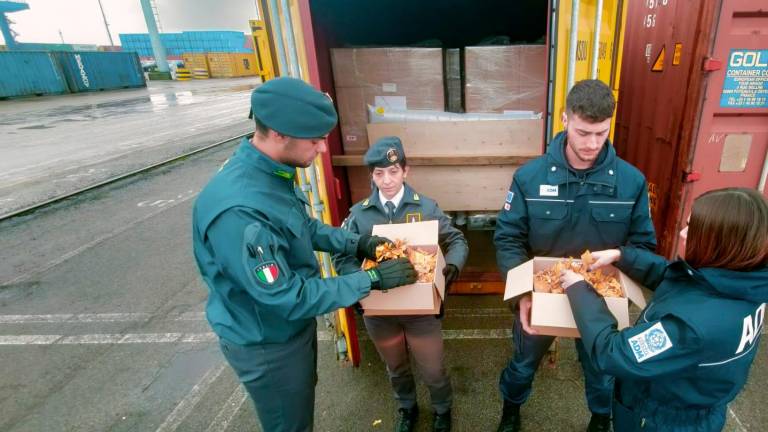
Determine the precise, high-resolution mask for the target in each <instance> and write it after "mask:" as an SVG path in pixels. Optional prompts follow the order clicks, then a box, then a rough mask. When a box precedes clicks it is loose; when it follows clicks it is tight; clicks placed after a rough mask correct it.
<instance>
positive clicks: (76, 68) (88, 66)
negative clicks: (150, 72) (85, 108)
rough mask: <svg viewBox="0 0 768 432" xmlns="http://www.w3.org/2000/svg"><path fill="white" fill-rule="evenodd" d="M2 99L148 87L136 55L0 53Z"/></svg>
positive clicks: (95, 52) (37, 52)
mask: <svg viewBox="0 0 768 432" xmlns="http://www.w3.org/2000/svg"><path fill="white" fill-rule="evenodd" d="M0 70H2V71H4V72H6V73H2V74H0V98H8V97H17V96H29V95H47V94H60V93H69V92H71V93H79V92H85V91H100V90H111V89H120V88H130V87H145V86H146V81H145V80H144V73H143V71H142V69H141V64H140V62H139V58H138V56H137V55H136V54H135V53H122V52H99V51H73V52H67V51H58V52H42V51H9V52H0Z"/></svg>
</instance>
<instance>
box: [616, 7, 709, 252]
mask: <svg viewBox="0 0 768 432" xmlns="http://www.w3.org/2000/svg"><path fill="white" fill-rule="evenodd" d="M720 3H721V1H720V0H701V1H700V0H643V1H634V2H630V5H629V11H628V13H627V21H626V35H625V39H624V47H623V53H622V57H623V58H622V71H621V85H620V87H619V94H620V97H619V104H618V108H617V113H616V135H615V140H614V145H615V146H616V150H617V152H618V153H619V156H621V157H622V158H623V159H624V160H626V161H627V162H629V163H631V164H632V165H634V166H636V167H637V168H638V169H640V171H642V172H643V174H645V177H646V179H647V180H648V189H649V201H650V206H651V215H652V217H653V221H654V224H655V226H656V237H657V239H658V243H659V247H658V252H659V253H661V254H663V255H667V256H670V255H673V253H672V251H673V250H674V248H675V242H676V238H677V222H678V220H679V218H680V214H681V213H682V207H683V191H684V190H685V183H684V181H686V179H685V178H684V175H683V173H684V172H685V171H686V170H687V169H688V168H689V159H690V154H691V148H692V147H693V139H692V136H695V133H696V121H697V119H698V118H699V115H700V112H701V106H702V101H703V99H704V91H705V89H706V84H707V79H708V72H705V71H703V70H702V64H703V60H704V58H705V57H707V56H708V55H709V52H710V50H711V47H712V41H713V40H714V22H715V16H716V15H717V10H718V9H719V8H720Z"/></svg>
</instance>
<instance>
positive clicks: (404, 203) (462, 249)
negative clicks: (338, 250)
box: [333, 184, 469, 274]
mask: <svg viewBox="0 0 768 432" xmlns="http://www.w3.org/2000/svg"><path fill="white" fill-rule="evenodd" d="M403 187H405V193H404V194H403V199H402V200H401V201H400V205H398V206H397V208H396V209H395V214H394V217H393V219H392V223H406V222H423V221H429V220H437V221H439V222H440V224H439V226H440V228H439V238H438V241H439V243H440V249H441V250H442V251H443V253H444V254H445V263H446V264H453V265H455V266H456V268H458V269H459V270H461V269H462V267H464V263H465V262H466V261H467V255H468V254H469V247H468V246H467V240H466V239H465V238H464V234H462V232H461V231H459V230H458V229H457V228H455V227H454V226H453V225H451V220H450V219H449V218H448V216H446V215H445V213H443V211H442V210H440V207H438V206H437V203H436V202H435V201H434V200H432V199H430V198H427V197H425V196H424V195H419V194H417V193H416V192H415V191H414V190H413V189H412V188H411V187H410V186H408V184H405V185H404V186H403ZM387 223H389V217H388V216H387V210H386V209H385V208H384V205H383V204H382V203H381V202H380V200H379V190H378V189H376V188H374V190H373V193H371V196H370V197H368V198H366V199H365V200H363V201H361V202H359V203H357V204H355V205H353V206H352V208H351V209H349V216H348V217H347V218H346V219H345V220H344V223H343V224H342V225H341V226H342V228H344V229H346V230H349V231H352V232H353V233H357V234H370V233H371V231H372V230H373V226H374V225H381V224H387ZM391 240H394V239H391ZM333 265H334V266H335V267H336V271H337V272H338V273H339V274H348V273H353V272H356V271H359V270H360V266H361V265H362V263H361V262H360V260H358V259H357V258H356V257H355V256H354V254H335V255H333Z"/></svg>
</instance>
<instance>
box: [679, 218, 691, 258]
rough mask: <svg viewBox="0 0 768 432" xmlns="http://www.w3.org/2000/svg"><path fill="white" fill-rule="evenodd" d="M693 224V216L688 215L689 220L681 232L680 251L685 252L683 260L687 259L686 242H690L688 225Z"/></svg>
mask: <svg viewBox="0 0 768 432" xmlns="http://www.w3.org/2000/svg"><path fill="white" fill-rule="evenodd" d="M690 222H691V216H690V215H688V219H686V220H685V227H683V229H681V230H680V250H681V251H683V258H685V242H686V241H687V240H688V224H689V223H690Z"/></svg>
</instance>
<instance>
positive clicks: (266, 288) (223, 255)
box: [192, 139, 371, 345]
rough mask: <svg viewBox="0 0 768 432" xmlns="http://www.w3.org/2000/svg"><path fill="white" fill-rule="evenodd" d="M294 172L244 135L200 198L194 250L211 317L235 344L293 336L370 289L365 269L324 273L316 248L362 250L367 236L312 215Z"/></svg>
mask: <svg viewBox="0 0 768 432" xmlns="http://www.w3.org/2000/svg"><path fill="white" fill-rule="evenodd" d="M294 172H295V169H294V168H293V167H290V166H287V165H283V164H280V163H277V162H275V161H273V160H272V159H270V158H269V157H267V156H266V155H264V154H263V153H261V152H260V151H259V150H257V149H256V148H255V147H254V146H253V145H252V144H251V143H250V142H249V141H248V140H245V139H244V140H243V142H242V143H241V145H240V147H239V148H238V150H237V151H236V152H235V154H234V155H233V156H232V158H231V159H230V160H229V161H228V162H227V163H225V165H224V166H223V167H222V168H221V170H220V171H219V172H218V174H216V175H215V176H214V177H213V179H212V180H211V181H210V182H209V183H208V185H206V187H205V188H204V189H203V191H202V192H201V193H200V196H199V197H198V198H197V201H196V202H195V207H194V211H193V212H194V214H193V233H192V237H193V248H194V254H195V259H196V260H197V265H198V268H199V269H200V273H201V275H202V277H203V279H204V280H205V283H206V284H207V285H208V288H209V296H208V303H207V306H206V315H207V318H208V321H209V322H210V324H211V327H212V328H213V330H214V332H216V334H218V335H219V336H220V337H221V338H224V339H226V340H228V341H230V342H233V343H236V344H241V345H251V344H263V343H281V342H287V341H288V340H290V339H291V338H292V337H293V336H294V335H296V334H298V333H299V332H301V331H302V330H303V329H305V328H306V327H307V326H308V325H310V324H311V322H312V320H314V319H315V316H316V315H320V314H323V313H326V312H329V311H332V310H335V309H338V308H341V307H346V306H349V305H352V304H354V303H356V302H357V301H358V300H359V299H360V298H362V297H365V296H366V295H368V292H369V290H370V287H371V282H370V279H369V277H368V275H366V274H365V273H364V272H357V273H354V274H350V275H347V276H343V277H337V278H330V279H321V277H320V269H319V266H318V262H317V258H316V256H315V254H314V251H315V250H318V251H324V252H344V253H348V254H355V251H356V250H357V242H358V239H359V236H358V235H357V234H353V233H350V232H348V231H345V230H342V229H339V228H333V227H330V226H328V225H325V224H323V223H322V222H320V221H318V220H316V219H313V218H310V217H308V216H307V214H306V212H305V205H307V199H306V197H305V196H304V194H303V193H302V192H301V191H300V190H299V189H298V188H297V187H296V186H295V184H294V181H293V177H294Z"/></svg>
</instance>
